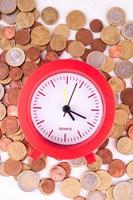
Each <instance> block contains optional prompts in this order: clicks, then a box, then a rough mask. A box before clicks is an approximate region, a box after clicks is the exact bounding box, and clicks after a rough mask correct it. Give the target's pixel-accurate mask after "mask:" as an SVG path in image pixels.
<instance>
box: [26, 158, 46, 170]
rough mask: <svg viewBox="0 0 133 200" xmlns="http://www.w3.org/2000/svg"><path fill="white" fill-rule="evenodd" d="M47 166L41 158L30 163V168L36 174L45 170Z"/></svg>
mask: <svg viewBox="0 0 133 200" xmlns="http://www.w3.org/2000/svg"><path fill="white" fill-rule="evenodd" d="M45 165H46V163H45V162H44V160H43V159H41V158H38V159H36V160H33V159H32V160H30V161H29V166H30V168H31V170H32V171H34V172H39V171H41V170H42V169H44V168H45Z"/></svg>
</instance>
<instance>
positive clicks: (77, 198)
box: [73, 196, 86, 200]
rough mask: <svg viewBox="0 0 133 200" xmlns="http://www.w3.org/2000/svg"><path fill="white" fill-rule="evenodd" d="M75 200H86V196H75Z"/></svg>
mask: <svg viewBox="0 0 133 200" xmlns="http://www.w3.org/2000/svg"><path fill="white" fill-rule="evenodd" d="M73 200H86V198H84V197H82V196H77V197H74V198H73Z"/></svg>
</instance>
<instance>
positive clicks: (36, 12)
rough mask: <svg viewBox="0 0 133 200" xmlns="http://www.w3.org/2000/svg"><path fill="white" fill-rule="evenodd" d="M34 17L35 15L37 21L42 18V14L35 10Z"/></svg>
mask: <svg viewBox="0 0 133 200" xmlns="http://www.w3.org/2000/svg"><path fill="white" fill-rule="evenodd" d="M32 13H33V15H34V18H35V21H37V20H38V19H39V17H40V12H39V11H38V10H37V9H36V8H35V9H34V10H33V11H32Z"/></svg>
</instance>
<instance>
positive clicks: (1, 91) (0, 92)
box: [0, 84, 4, 100]
mask: <svg viewBox="0 0 133 200" xmlns="http://www.w3.org/2000/svg"><path fill="white" fill-rule="evenodd" d="M3 96H4V87H3V85H2V84H0V100H1V99H2V98H3Z"/></svg>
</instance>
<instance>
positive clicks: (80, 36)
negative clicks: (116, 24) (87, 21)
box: [75, 28, 93, 45]
mask: <svg viewBox="0 0 133 200" xmlns="http://www.w3.org/2000/svg"><path fill="white" fill-rule="evenodd" d="M75 38H76V40H78V41H81V42H82V43H83V44H84V45H89V44H91V42H92V40H93V35H92V32H91V31H90V30H89V29H86V28H82V29H80V30H78V32H77V33H76V36H75Z"/></svg>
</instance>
